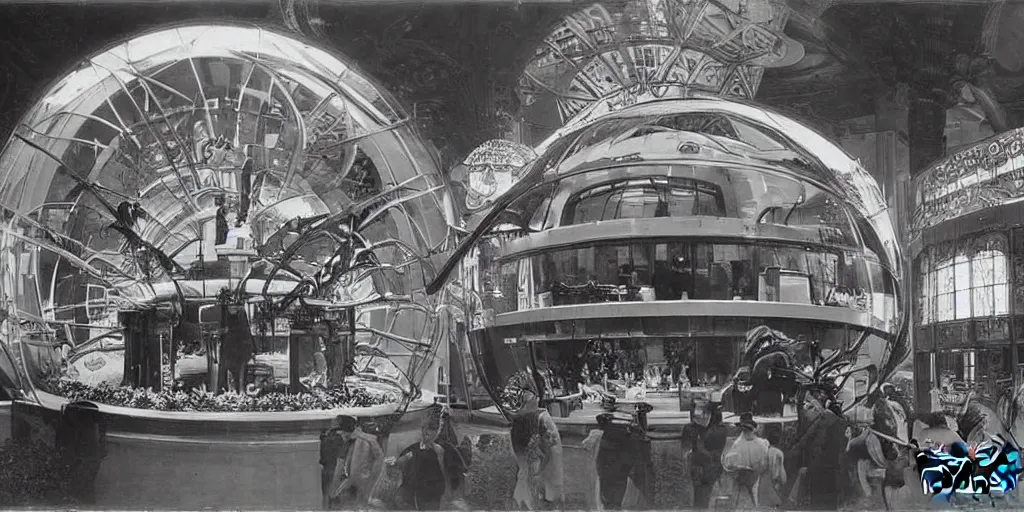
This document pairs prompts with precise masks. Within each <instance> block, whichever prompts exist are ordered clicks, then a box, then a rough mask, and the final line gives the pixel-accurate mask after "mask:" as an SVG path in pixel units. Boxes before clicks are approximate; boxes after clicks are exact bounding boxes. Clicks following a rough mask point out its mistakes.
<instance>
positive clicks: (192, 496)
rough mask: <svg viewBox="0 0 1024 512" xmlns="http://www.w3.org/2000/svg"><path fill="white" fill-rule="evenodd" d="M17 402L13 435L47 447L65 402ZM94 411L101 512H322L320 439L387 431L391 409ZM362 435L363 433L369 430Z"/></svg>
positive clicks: (426, 402)
mask: <svg viewBox="0 0 1024 512" xmlns="http://www.w3.org/2000/svg"><path fill="white" fill-rule="evenodd" d="M37 394H38V397H39V403H29V402H22V401H19V402H15V404H14V409H15V413H16V417H17V418H18V423H17V424H16V425H15V426H14V430H15V434H14V435H15V436H18V437H20V438H23V439H24V438H33V437H35V438H39V439H42V440H43V441H47V442H49V443H53V442H54V440H55V439H58V441H57V442H60V441H59V436H58V435H57V432H58V431H59V427H58V426H59V424H60V422H61V417H62V414H61V409H62V407H64V406H65V405H66V404H67V400H66V399H64V398H61V397H58V396H55V395H51V394H47V393H43V392H37ZM432 403H433V399H432V397H425V399H422V400H419V401H415V402H413V403H412V404H411V405H410V406H409V408H408V409H407V411H406V412H405V414H404V415H402V416H401V418H399V419H398V421H397V423H395V424H394V425H393V426H392V427H391V429H390V434H389V435H388V436H387V437H386V439H385V440H384V444H385V445H386V447H385V451H386V452H387V455H389V456H392V455H396V454H397V452H398V451H400V450H401V449H402V448H404V447H406V446H408V445H409V444H411V443H413V442H415V441H416V440H417V439H418V438H419V431H420V425H421V424H422V422H423V421H424V418H425V416H426V414H427V413H428V410H429V408H430V406H431V405H432ZM97 405H98V415H97V416H98V418H99V419H100V421H101V422H102V424H103V425H105V436H104V437H105V450H104V451H105V457H103V459H102V461H101V463H100V464H99V468H98V471H96V479H95V503H94V504H91V505H90V506H91V507H95V508H102V509H186V510H199V509H246V510H263V509H266V510H286V509H287V510H294V509H319V508H321V505H322V497H321V496H322V495H321V487H320V485H321V484H320V471H321V469H320V433H321V432H322V431H323V430H325V429H327V428H329V427H330V426H331V421H332V419H333V418H334V417H336V416H337V415H339V414H347V415H351V416H356V417H358V418H360V421H361V423H363V424H364V425H366V424H370V425H372V424H373V422H388V421H390V419H391V418H392V417H393V413H395V412H396V407H397V405H396V404H387V405H380V406H373V407H361V408H346V409H337V410H331V411H296V412H239V413H215V412H210V413H208V412H167V411H153V410H141V409H129V408H124V407H115V406H108V405H103V404H97ZM367 430H368V429H367Z"/></svg>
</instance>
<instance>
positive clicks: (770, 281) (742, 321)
mask: <svg viewBox="0 0 1024 512" xmlns="http://www.w3.org/2000/svg"><path fill="white" fill-rule="evenodd" d="M538 151H539V152H540V154H541V156H540V157H539V158H538V159H537V160H536V161H535V162H534V163H533V164H532V167H531V168H530V169H528V170H527V171H526V172H525V173H524V175H523V178H522V179H521V180H520V181H519V182H518V183H517V184H516V185H515V186H513V187H512V189H511V190H510V191H509V192H508V193H506V194H505V195H504V196H502V197H501V198H499V199H498V200H496V201H495V205H494V206H493V207H492V210H491V211H490V212H489V214H488V216H487V218H486V219H484V221H483V222H482V223H481V225H480V227H478V228H477V229H476V230H475V231H474V232H473V234H472V235H471V236H470V237H469V239H468V240H465V241H464V242H463V245H462V246H460V248H459V252H457V255H461V254H469V255H470V256H471V258H468V259H472V260H475V261H474V262H473V263H472V264H467V265H466V266H464V267H463V269H462V276H463V281H464V282H466V283H467V284H468V286H467V290H468V292H469V300H468V301H467V307H468V308H469V310H470V312H472V314H471V315H470V318H471V319H470V333H469V336H470V339H471V342H472V348H473V349H474V351H475V353H476V357H477V358H478V364H480V365H481V369H482V371H483V373H484V374H485V376H486V381H487V382H486V384H487V385H488V386H489V387H490V388H491V389H490V390H491V393H492V396H493V397H495V399H496V400H497V401H498V402H499V407H500V408H502V409H503V410H504V411H505V412H508V411H511V410H514V409H515V407H516V404H515V396H516V392H515V391H509V389H512V388H516V387H518V385H514V384H515V382H516V381H517V380H518V379H520V378H521V377H520V375H521V374H522V373H523V372H526V373H527V374H528V375H532V376H533V377H534V378H535V380H537V381H538V382H541V383H543V384H542V385H543V386H544V387H545V388H546V393H548V397H549V398H559V397H560V396H561V397H562V398H563V399H566V400H569V399H570V398H565V397H573V396H575V395H578V393H580V392H583V393H584V395H586V392H584V391H581V390H585V389H593V388H594V386H600V387H602V388H604V389H605V390H610V389H618V390H619V392H620V394H622V393H632V394H634V395H635V394H636V393H641V392H644V391H642V390H646V391H650V392H652V393H668V395H665V396H670V397H671V398H665V400H667V402H666V403H664V404H661V405H660V406H659V405H658V404H655V410H654V412H652V413H651V414H652V417H656V416H657V414H658V413H659V407H660V408H661V411H662V412H664V411H666V410H667V409H674V410H676V411H677V412H678V411H679V409H678V408H679V407H683V406H682V405H680V404H677V403H675V400H677V399H678V398H677V397H678V395H679V389H704V388H710V389H715V390H718V391H722V390H725V389H728V388H730V387H735V386H732V385H733V384H735V383H736V382H745V379H747V377H743V376H742V375H743V373H742V372H743V368H744V367H753V366H754V363H753V362H752V361H751V360H750V359H749V358H750V357H752V356H753V355H752V354H744V353H743V346H744V344H745V339H746V335H747V332H748V331H751V330H753V329H754V328H756V327H758V326H761V325H765V324H768V327H770V328H772V329H776V330H778V331H780V332H782V333H783V334H784V335H785V336H786V337H787V338H788V339H792V340H801V339H802V340H806V341H818V342H819V345H820V346H822V347H826V346H827V347H829V348H828V350H829V351H833V352H830V354H831V353H837V357H838V358H839V360H841V361H844V363H843V365H841V366H842V368H843V370H842V371H843V372H846V371H850V370H852V369H855V368H856V369H857V371H855V372H854V373H855V374H856V375H859V376H860V377H850V378H848V379H844V380H843V381H842V382H843V385H844V386H846V387H845V388H844V389H846V391H844V393H845V395H846V399H844V401H846V402H847V405H849V406H852V405H853V404H854V403H855V402H856V401H857V400H859V399H861V398H863V397H864V396H865V395H866V394H867V392H868V391H869V389H871V388H872V387H873V386H875V385H876V384H878V383H879V382H880V381H881V380H884V377H885V376H886V375H887V374H888V373H891V372H892V371H894V370H895V366H896V365H898V364H899V363H900V362H901V361H902V360H903V358H904V357H906V355H907V350H908V347H907V345H906V335H905V331H906V327H907V322H906V318H905V315H906V312H905V311H902V310H901V308H899V307H898V305H899V304H900V303H901V301H900V298H901V290H900V287H899V278H900V275H901V264H900V262H901V256H900V252H899V247H898V246H897V244H896V238H895V235H894V229H893V225H892V222H891V220H890V217H889V213H888V211H887V210H886V206H885V204H884V202H883V201H882V199H881V194H880V192H879V190H878V186H877V184H876V183H875V182H874V180H873V179H872V178H871V177H870V176H869V175H868V174H867V173H866V172H865V171H864V170H863V169H862V168H861V167H860V166H859V165H858V164H857V163H856V162H855V161H854V160H853V159H851V158H850V157H849V156H848V155H847V154H846V153H845V152H843V151H842V150H841V149H839V148H838V147H836V146H835V145H833V144H832V143H830V142H828V141H827V140H825V139H824V138H823V137H821V136H820V135H817V134H816V133H814V132H813V131H811V130H809V129H807V128H804V127H802V126H801V125H799V124H798V123H796V122H794V121H792V120H789V119H787V118H785V117H783V116H780V115H778V114H775V113H773V112H770V111H768V110H765V109H761V108H758V107H754V106H752V105H746V104H742V103H736V102H731V101H726V100H720V99H679V100H650V101H641V102H640V103H638V104H636V105H633V106H627V107H622V108H619V109H610V108H609V109H606V110H603V111H602V110H601V109H600V108H598V107H596V106H595V108H594V109H593V110H591V111H590V112H584V113H583V114H581V117H580V118H578V119H576V120H574V121H572V122H570V123H569V125H568V126H567V127H565V128H564V129H562V130H560V131H559V132H557V133H556V134H555V135H554V136H553V137H552V138H551V139H549V140H548V141H546V142H545V143H543V144H542V145H541V146H540V147H539V148H538ZM507 225H514V226H516V228H517V229H516V230H514V231H509V230H507V229H503V230H502V231H501V232H500V233H499V232H497V231H495V229H496V228H498V227H499V226H507ZM453 261H454V260H450V261H449V266H448V267H446V270H447V269H449V268H453ZM442 275H444V273H443V272H442ZM437 284H438V283H437V282H435V283H433V284H432V287H433V286H437ZM773 322H774V323H773ZM833 331H835V332H834V333H833V334H827V333H832V332H833ZM679 343H683V344H687V343H690V344H693V347H691V348H692V350H690V352H687V354H689V355H687V356H686V357H682V356H679V354H676V352H678V351H676V350H675V349H672V350H669V349H667V348H665V347H668V346H673V347H674V346H675V345H676V344H679ZM586 347H590V348H586ZM595 347H596V348H595ZM585 348H586V349H585ZM584 349H585V350H584ZM595 351H596V352H595ZM718 351H724V352H722V353H721V354H719V353H718ZM591 352H593V353H594V354H598V353H599V354H603V355H601V356H600V357H598V356H597V355H594V356H593V358H592V359H593V360H591V361H589V362H588V361H584V359H586V357H589V356H585V355H586V354H588V353H591ZM670 353H671V354H676V355H671V354H670ZM677 356H679V357H677ZM580 358H583V359H580ZM680 358H681V359H680ZM633 359H636V360H637V361H642V363H637V365H635V366H636V368H632V367H630V368H625V367H621V368H620V366H621V364H620V362H622V361H627V360H633ZM702 360H703V361H704V362H703V363H702V362H700V361H702ZM715 364H720V365H721V368H718V367H716V366H714V365H715ZM680 365H683V366H685V367H687V368H689V370H683V369H682V368H683V366H680ZM709 365H710V366H709ZM598 368H600V369H598ZM837 368H838V367H837ZM712 370H714V371H712ZM836 371H839V370H836ZM681 376H685V378H683V377H681ZM552 379H554V381H552ZM555 381H557V382H555ZM510 383H511V384H510ZM747 389H749V388H747ZM626 390H632V391H626ZM623 396H626V397H628V396H629V395H628V394H623ZM621 398H622V396H620V399H621ZM573 399H574V398H573ZM791 399H792V397H790V398H787V399H785V400H791ZM737 400H739V399H737ZM780 400H782V399H780ZM785 400H782V401H785ZM649 401H650V400H649ZM680 403H681V402H680ZM790 405H791V404H788V403H787V405H786V407H782V406H781V405H780V406H779V407H774V406H773V407H769V409H773V410H775V412H776V413H781V414H783V415H786V414H792V413H793V411H792V410H790V409H791V407H790ZM595 407H598V406H596V405H595ZM729 407H733V408H736V407H741V406H738V405H736V404H735V403H734V404H731V405H729ZM787 408H789V409H787ZM783 409H785V411H783ZM584 410H585V411H586V410H587V409H586V406H585V407H584ZM685 410H686V409H685V408H684V409H683V411H685ZM786 411H788V412H786Z"/></svg>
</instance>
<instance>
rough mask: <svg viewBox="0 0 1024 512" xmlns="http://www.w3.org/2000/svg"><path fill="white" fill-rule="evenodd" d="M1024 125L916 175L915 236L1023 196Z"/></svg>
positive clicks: (913, 233) (913, 223) (913, 231)
mask: <svg viewBox="0 0 1024 512" xmlns="http://www.w3.org/2000/svg"><path fill="white" fill-rule="evenodd" d="M1022 152H1024V129H1016V130H1011V131H1009V132H1006V133H1002V134H1000V135H996V136H995V137H991V138H989V139H986V140H984V141H982V142H980V143H978V144H976V145H974V146H972V147H970V148H967V149H964V150H962V151H959V152H957V153H954V154H953V155H951V156H949V157H948V158H946V159H944V160H942V161H940V162H939V163H937V164H935V165H933V166H932V167H931V168H929V169H928V170H927V171H925V172H923V173H922V174H921V175H920V176H919V177H917V178H916V179H915V180H914V190H915V192H914V201H913V203H914V216H913V218H912V220H911V226H910V227H911V238H912V239H914V238H917V237H919V236H920V235H921V233H922V232H923V231H924V230H925V229H928V228H931V227H934V226H937V225H939V224H941V223H943V222H945V221H948V220H951V219H955V218H957V217H960V216H963V215H966V214H969V213H973V212H976V211H979V210H983V209H985V208H991V207H994V206H999V205H1002V204H1005V203H1007V202H1009V201H1012V200H1014V199H1017V198H1019V197H1021V196H1024V155H1022Z"/></svg>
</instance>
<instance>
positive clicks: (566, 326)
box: [470, 317, 884, 416]
mask: <svg viewBox="0 0 1024 512" xmlns="http://www.w3.org/2000/svg"><path fill="white" fill-rule="evenodd" d="M591 322H595V321H593V320H575V321H571V320H570V321H555V322H548V323H541V324H531V325H520V326H509V327H497V328H490V329H481V330H476V331H472V332H471V334H470V339H471V344H472V350H473V351H474V354H475V356H476V357H477V358H478V361H479V363H480V364H481V367H482V370H483V371H484V372H485V374H486V375H488V376H489V377H488V378H489V379H493V380H494V381H495V383H496V386H495V389H494V390H493V391H494V392H495V396H496V397H498V399H499V400H498V401H499V406H500V407H501V408H503V409H504V410H505V411H506V412H514V410H515V409H516V408H517V407H518V405H517V402H516V398H515V397H516V393H515V389H517V388H518V386H520V384H519V380H521V379H524V378H525V379H529V378H535V379H537V380H538V381H540V382H542V383H543V386H544V389H545V391H544V394H545V399H546V400H547V401H549V402H551V401H559V400H569V399H575V398H579V399H582V400H583V402H584V405H583V410H582V411H573V412H571V413H570V415H577V414H579V415H584V416H587V415H590V416H593V415H595V414H597V413H598V412H600V409H601V404H600V401H601V399H600V396H599V394H598V390H600V392H603V393H608V394H610V395H613V396H616V397H618V399H620V400H621V399H627V398H629V397H631V396H637V390H639V389H642V390H643V392H642V393H643V395H642V396H644V398H643V400H644V401H647V402H649V403H651V404H652V405H654V407H655V411H660V412H661V413H664V412H669V411H675V412H685V411H688V410H689V409H688V407H684V408H680V405H679V404H680V402H679V396H680V391H683V392H684V394H685V393H689V392H691V391H693V392H696V391H700V390H708V391H725V390H731V389H735V381H734V378H736V377H737V375H738V371H739V370H740V366H741V365H742V364H744V363H743V362H742V361H741V356H742V347H743V345H744V343H745V341H746V333H747V331H748V330H749V329H750V328H753V327H756V326H758V325H767V326H769V327H770V328H772V329H777V330H779V331H781V332H783V333H785V334H786V335H787V336H789V337H791V338H793V339H802V340H807V341H816V342H818V346H819V347H820V350H821V353H822V354H823V355H824V356H825V357H828V356H829V355H831V354H833V353H835V352H836V351H842V350H847V349H849V348H850V347H851V346H852V345H853V344H854V343H855V342H856V341H857V339H858V338H859V337H860V335H861V334H862V332H863V331H862V330H861V329H858V328H854V327H848V326H844V325H840V324H827V323H816V322H809V321H803V320H767V321H766V320H759V319H752V318H739V317H716V318H714V319H706V318H685V317H684V318H680V317H674V318H642V319H640V318H625V319H622V318H620V319H609V320H607V321H596V322H598V323H600V326H597V327H596V328H595V327H592V326H591V325H590V323H591ZM611 322H615V323H616V325H618V327H617V328H613V327H610V325H611ZM623 324H626V325H623ZM602 327H608V329H606V330H604V331H601V332H603V335H602V336H601V338H592V337H588V336H587V333H589V332H596V331H598V330H600V329H601V328H602ZM616 332H621V333H622V335H621V336H615V335H614V333H616ZM880 343H881V344H884V342H883V341H882V340H881V339H880V338H877V337H874V336H871V337H869V342H868V343H866V344H865V345H864V346H863V350H862V351H861V355H862V356H864V357H866V356H867V353H868V352H869V351H871V350H877V347H878V345H879V344H880ZM869 347H870V348H869ZM853 360H854V361H856V360H858V358H857V357H854V358H853ZM873 371H874V370H873ZM852 385H853V380H851V381H850V386H851V389H850V390H848V391H846V392H844V393H845V394H846V395H849V394H850V393H853V392H854V390H853V389H852ZM506 387H508V388H510V390H509V391H508V392H506V391H505V388H506ZM862 391H863V390H862ZM731 394H732V393H731V392H730V393H726V394H725V395H724V396H725V397H726V398H725V400H726V409H727V410H728V411H731V412H735V411H734V407H736V405H735V404H734V403H733V399H732V398H730V396H731ZM846 395H844V397H845V399H847V400H851V401H852V399H853V398H854V397H853V396H852V395H849V396H846ZM787 400H789V402H787V403H786V404H785V411H784V412H783V414H790V415H791V414H795V409H793V403H792V400H793V397H787Z"/></svg>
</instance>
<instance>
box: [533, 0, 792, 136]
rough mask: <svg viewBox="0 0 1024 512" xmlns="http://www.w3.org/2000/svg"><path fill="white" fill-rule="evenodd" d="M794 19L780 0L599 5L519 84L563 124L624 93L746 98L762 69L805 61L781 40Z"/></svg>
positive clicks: (566, 29)
mask: <svg viewBox="0 0 1024 512" xmlns="http://www.w3.org/2000/svg"><path fill="white" fill-rule="evenodd" d="M788 16H789V10H788V8H786V7H785V6H784V5H783V4H782V3H781V2H776V1H774V0H746V1H730V0H722V1H718V0H629V1H628V2H627V3H626V5H625V6H624V7H622V8H621V9H620V10H617V11H616V12H614V13H613V12H610V11H609V10H608V9H606V8H605V7H604V6H602V5H599V4H595V5H592V6H591V7H588V8H586V9H584V10H582V11H580V12H578V13H576V14H574V15H572V16H569V17H568V18H566V19H565V20H563V22H562V23H561V24H560V25H559V26H558V27H557V28H556V29H555V30H554V31H553V32H552V33H551V35H549V36H548V38H547V39H546V40H545V41H544V44H543V45H542V46H541V48H539V49H538V51H537V53H536V55H535V57H534V60H533V61H532V62H531V63H530V64H529V65H528V66H527V68H526V71H525V72H524V74H523V77H522V79H521V81H520V88H521V90H522V94H523V97H524V98H523V101H524V104H526V105H531V104H533V103H534V102H535V101H537V100H538V99H539V98H540V97H542V96H554V97H555V101H556V104H557V107H558V112H559V115H560V116H561V120H562V122H563V123H565V122H567V121H568V120H569V119H571V118H572V117H574V116H576V115H577V114H578V113H579V112H581V111H582V110H584V109H586V108H587V106H589V105H590V104H592V103H594V102H596V101H598V100H601V99H603V98H608V97H610V96H613V95H616V94H617V93H620V92H622V91H628V92H627V94H628V95H630V96H645V95H653V96H655V97H689V96H693V95H699V94H701V93H703V94H706V95H712V96H721V97H734V98H743V99H750V98H753V97H754V95H755V94H756V93H757V88H758V85H759V84H760V82H761V76H762V74H763V70H764V68H765V67H772V66H778V65H790V64H792V63H794V62H796V61H798V60H799V59H800V58H802V56H803V47H802V46H801V45H800V44H799V43H797V42H795V41H793V40H790V39H788V38H786V37H785V36H784V35H783V34H782V30H783V27H785V24H786V21H787V19H788Z"/></svg>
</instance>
